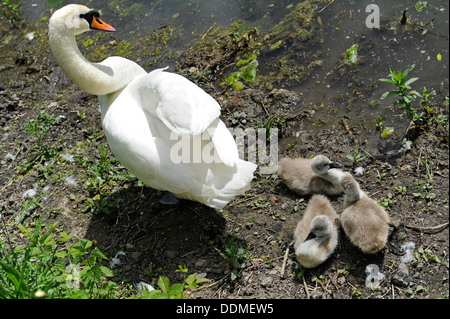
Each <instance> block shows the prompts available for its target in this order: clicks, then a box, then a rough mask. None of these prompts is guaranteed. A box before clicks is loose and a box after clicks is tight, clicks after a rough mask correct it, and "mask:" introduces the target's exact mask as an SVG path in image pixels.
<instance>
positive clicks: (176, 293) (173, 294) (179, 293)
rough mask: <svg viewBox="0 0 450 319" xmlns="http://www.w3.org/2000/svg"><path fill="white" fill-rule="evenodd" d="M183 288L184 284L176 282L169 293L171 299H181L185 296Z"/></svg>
mask: <svg viewBox="0 0 450 319" xmlns="http://www.w3.org/2000/svg"><path fill="white" fill-rule="evenodd" d="M183 289H184V285H183V284H174V285H172V286H170V288H169V291H168V292H167V294H168V296H169V298H171V299H181V298H182V297H183Z"/></svg>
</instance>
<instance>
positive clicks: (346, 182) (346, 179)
mask: <svg viewBox="0 0 450 319" xmlns="http://www.w3.org/2000/svg"><path fill="white" fill-rule="evenodd" d="M341 185H342V188H343V189H344V193H345V196H346V198H347V199H349V200H351V201H357V200H359V199H360V198H361V188H360V187H359V184H358V182H357V181H356V180H355V179H354V178H353V176H352V174H350V173H348V172H346V173H345V174H344V176H343V177H342V178H341Z"/></svg>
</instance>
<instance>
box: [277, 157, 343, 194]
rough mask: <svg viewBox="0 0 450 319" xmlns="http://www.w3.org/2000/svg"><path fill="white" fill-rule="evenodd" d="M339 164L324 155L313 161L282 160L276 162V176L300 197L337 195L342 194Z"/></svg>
mask: <svg viewBox="0 0 450 319" xmlns="http://www.w3.org/2000/svg"><path fill="white" fill-rule="evenodd" d="M340 168H342V165H341V164H337V163H333V162H332V161H330V159H329V158H328V157H326V156H324V155H317V156H316V157H314V158H313V159H301V158H295V159H293V158H288V157H286V158H282V159H281V160H280V161H279V162H278V176H280V178H281V179H282V180H283V181H284V182H285V183H286V185H287V186H288V187H289V188H290V189H291V190H293V191H295V192H297V193H299V194H302V195H313V194H324V195H337V194H340V193H342V192H343V189H342V187H341V183H340V177H341V176H343V171H342V170H340Z"/></svg>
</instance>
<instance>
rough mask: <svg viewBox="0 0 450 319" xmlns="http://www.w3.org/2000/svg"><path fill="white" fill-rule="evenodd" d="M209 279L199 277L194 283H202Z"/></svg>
mask: <svg viewBox="0 0 450 319" xmlns="http://www.w3.org/2000/svg"><path fill="white" fill-rule="evenodd" d="M210 281H211V280H209V279H208V278H201V279H199V280H197V281H196V284H197V285H198V284H204V283H206V282H210Z"/></svg>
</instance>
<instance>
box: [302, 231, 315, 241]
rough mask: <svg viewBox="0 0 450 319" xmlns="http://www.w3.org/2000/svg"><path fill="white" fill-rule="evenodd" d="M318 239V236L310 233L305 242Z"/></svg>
mask: <svg viewBox="0 0 450 319" xmlns="http://www.w3.org/2000/svg"><path fill="white" fill-rule="evenodd" d="M316 237H317V236H316V234H314V233H313V232H310V233H309V234H308V236H307V237H306V239H305V241H308V240H311V239H314V238H316Z"/></svg>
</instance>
